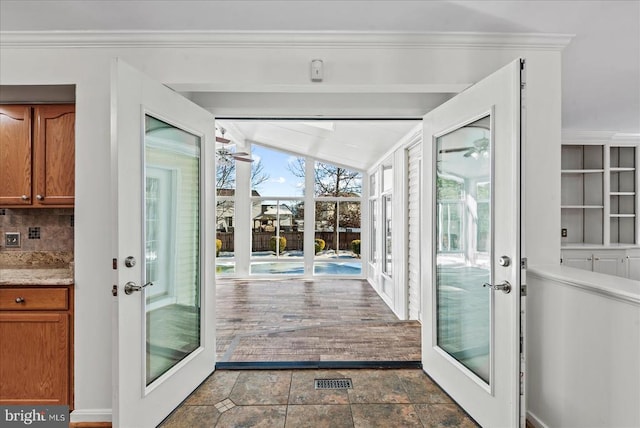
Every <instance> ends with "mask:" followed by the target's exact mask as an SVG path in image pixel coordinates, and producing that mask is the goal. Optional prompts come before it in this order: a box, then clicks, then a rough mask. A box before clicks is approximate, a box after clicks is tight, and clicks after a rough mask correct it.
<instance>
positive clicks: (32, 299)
mask: <svg viewBox="0 0 640 428" xmlns="http://www.w3.org/2000/svg"><path fill="white" fill-rule="evenodd" d="M72 295H73V289H72V287H13V286H9V287H4V288H0V338H1V341H2V343H1V344H0V404H3V405H5V404H44V405H69V406H70V408H73V387H72V385H73V347H72V342H73V340H72V338H73V299H72Z"/></svg>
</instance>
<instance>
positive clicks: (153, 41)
mask: <svg viewBox="0 0 640 428" xmlns="http://www.w3.org/2000/svg"><path fill="white" fill-rule="evenodd" d="M572 38H573V35H570V34H542V33H476V32H441V33H412V32H409V33H400V32H253V31H251V32H247V31H244V32H219V31H0V48H113V47H128V48H131V47H155V48H171V47H247V48H251V47H274V48H309V47H317V48H322V47H327V48H376V49H379V48H394V49H398V48H413V49H416V48H491V49H533V50H548V51H561V50H562V49H564V47H565V46H567V45H568V44H569V42H570V41H571V39H572Z"/></svg>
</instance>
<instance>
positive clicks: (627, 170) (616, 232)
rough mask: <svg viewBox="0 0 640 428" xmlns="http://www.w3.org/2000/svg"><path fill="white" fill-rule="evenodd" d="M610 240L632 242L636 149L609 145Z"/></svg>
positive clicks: (634, 215)
mask: <svg viewBox="0 0 640 428" xmlns="http://www.w3.org/2000/svg"><path fill="white" fill-rule="evenodd" d="M609 149H610V156H609V159H610V165H611V167H610V192H609V197H610V203H609V207H610V209H609V225H610V238H611V239H610V242H612V243H624V244H635V243H637V241H636V234H637V233H636V225H637V221H636V214H637V212H638V209H637V208H638V207H637V198H636V190H637V189H636V185H637V175H636V165H637V160H636V159H637V148H636V147H629V146H611V147H610V148H609Z"/></svg>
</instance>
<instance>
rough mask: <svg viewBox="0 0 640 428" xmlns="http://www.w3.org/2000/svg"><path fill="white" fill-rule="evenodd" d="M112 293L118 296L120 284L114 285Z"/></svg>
mask: <svg viewBox="0 0 640 428" xmlns="http://www.w3.org/2000/svg"><path fill="white" fill-rule="evenodd" d="M111 295H113V297H118V286H117V285H114V286H113V288H112V289H111Z"/></svg>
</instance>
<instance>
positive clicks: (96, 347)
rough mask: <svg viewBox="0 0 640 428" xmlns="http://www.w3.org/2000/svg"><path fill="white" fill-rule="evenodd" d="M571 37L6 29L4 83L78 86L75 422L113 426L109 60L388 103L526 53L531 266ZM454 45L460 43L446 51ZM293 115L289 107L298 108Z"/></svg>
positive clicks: (549, 234)
mask: <svg viewBox="0 0 640 428" xmlns="http://www.w3.org/2000/svg"><path fill="white" fill-rule="evenodd" d="M567 41H568V39H566V38H554V37H542V38H536V37H531V36H522V37H520V36H517V37H515V36H514V37H503V36H496V35H491V36H482V35H468V34H466V35H454V36H450V38H447V37H443V36H442V35H440V36H438V37H435V38H430V37H429V36H423V35H416V36H410V35H402V34H401V35H397V34H396V35H390V36H385V35H356V36H354V35H351V36H350V35H336V34H332V35H308V34H307V35H306V36H304V37H294V36H292V35H291V34H284V35H278V34H275V35H257V36H246V35H245V36H243V37H236V38H235V39H234V36H233V35H231V36H229V35H222V36H219V35H218V36H216V35H197V34H196V35H193V34H191V35H183V36H182V37H181V36H179V35H177V36H176V35H168V36H167V35H165V36H163V35H158V34H156V35H154V36H147V35H132V34H111V35H102V36H101V35H99V34H98V35H96V34H91V35H86V36H82V35H79V36H76V35H68V34H57V35H47V34H45V35H37V34H36V35H33V34H22V35H20V34H14V35H7V34H3V37H2V39H1V41H0V47H1V48H2V49H0V84H2V85H35V84H40V85H50V84H76V85H77V87H76V102H77V108H76V111H77V114H76V177H77V180H76V183H77V184H76V208H75V218H76V222H75V226H76V234H75V236H76V241H75V254H76V274H75V275H76V306H75V308H76V323H75V328H76V330H75V332H76V333H75V342H74V343H75V407H76V411H75V412H74V414H73V415H72V419H73V420H76V421H79V420H96V421H100V420H108V418H109V412H110V408H111V305H112V302H113V298H112V297H111V287H112V285H113V277H114V275H113V272H112V270H111V259H112V258H113V257H115V256H116V254H114V250H113V248H112V242H111V231H110V230H109V229H108V228H109V225H111V224H112V206H111V200H112V198H113V196H112V195H111V191H112V189H110V185H109V180H110V169H111V164H110V162H111V152H110V150H111V148H110V100H109V86H110V76H109V70H110V62H111V60H112V59H113V58H114V57H120V58H122V59H123V60H124V61H126V62H128V63H130V64H132V65H133V66H135V67H137V68H139V69H141V70H142V71H144V72H145V73H147V74H148V75H150V76H151V77H153V78H155V79H157V80H159V81H161V82H164V83H168V84H173V85H175V87H176V88H178V89H182V90H202V89H209V90H212V91H222V90H224V91H228V92H234V91H235V92H241V93H247V92H270V91H278V92H290V91H291V92H305V91H308V92H323V91H328V92H330V91H334V92H341V93H375V94H378V95H379V96H380V98H379V99H380V100H383V99H384V95H385V93H394V94H395V95H396V96H399V94H400V96H401V94H403V93H408V94H410V93H412V92H418V93H423V94H428V93H441V92H451V91H454V92H455V91H457V90H459V89H461V88H463V87H465V86H466V85H467V84H469V83H472V82H475V81H478V80H480V79H481V78H482V77H484V76H486V75H488V74H490V73H491V72H492V71H494V70H496V69H498V68H500V67H501V66H503V65H505V64H507V63H508V62H510V61H512V60H513V59H515V58H516V57H518V56H525V57H526V58H527V61H528V75H529V79H528V90H529V91H528V96H527V108H528V110H529V112H530V114H529V115H528V118H529V123H528V124H527V146H526V147H527V156H528V158H527V159H528V160H527V162H526V165H527V172H526V177H527V196H526V202H527V207H528V209H527V211H528V217H527V220H526V223H525V229H526V231H528V233H527V247H526V248H527V253H528V256H529V258H530V262H536V263H555V262H557V261H558V260H559V239H560V238H559V233H557V232H558V230H559V228H560V213H559V201H560V174H559V170H560V168H559V164H560V156H559V154H560V83H559V82H560V52H559V50H560V48H561V46H563V45H564V44H565V43H566V42H567ZM451 42H453V43H454V46H455V47H453V48H445V47H446V46H447V45H448V44H449V43H451ZM312 58H322V59H323V60H324V63H325V67H326V70H325V73H326V74H325V76H326V77H325V82H323V83H322V84H312V83H311V82H309V77H308V76H309V71H308V68H309V61H310V60H311V59H312ZM367 100H368V102H367V103H366V104H365V103H362V104H361V105H356V104H353V105H348V106H345V107H344V108H342V109H341V111H340V114H341V115H347V114H350V115H358V116H360V115H362V116H367V115H368V114H369V113H370V111H376V110H375V106H373V105H371V103H370V98H367ZM253 108H254V109H255V107H253ZM318 108H319V109H322V108H323V106H318ZM220 109H221V110H220V111H223V110H224V106H221V107H220ZM254 111H258V110H254ZM289 111H291V112H295V111H296V110H295V106H291V107H290V108H289ZM407 111H410V109H407V110H405V112H407ZM236 113H237V112H236ZM422 113H426V112H424V111H423V112H421V114H422ZM540 165H544V166H545V167H544V169H540ZM556 171H557V172H556Z"/></svg>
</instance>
